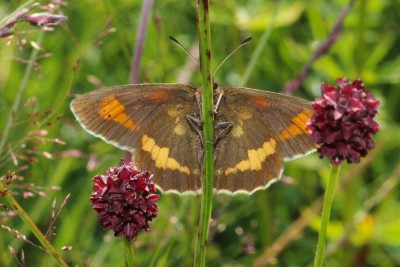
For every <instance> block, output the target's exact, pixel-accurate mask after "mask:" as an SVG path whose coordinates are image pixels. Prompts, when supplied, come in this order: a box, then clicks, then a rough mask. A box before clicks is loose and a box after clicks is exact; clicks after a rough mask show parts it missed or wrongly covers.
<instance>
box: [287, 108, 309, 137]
mask: <svg viewBox="0 0 400 267" xmlns="http://www.w3.org/2000/svg"><path fill="white" fill-rule="evenodd" d="M311 115H312V111H311V110H308V109H304V110H303V111H302V112H300V113H298V114H297V115H296V116H294V117H293V118H292V119H291V120H292V122H293V124H291V125H289V126H287V127H286V128H285V129H283V130H282V131H281V132H280V133H279V137H280V139H281V140H287V139H291V138H293V137H296V136H298V135H301V134H304V133H307V132H308V129H307V125H306V123H307V121H308V120H309V119H310V117H311Z"/></svg>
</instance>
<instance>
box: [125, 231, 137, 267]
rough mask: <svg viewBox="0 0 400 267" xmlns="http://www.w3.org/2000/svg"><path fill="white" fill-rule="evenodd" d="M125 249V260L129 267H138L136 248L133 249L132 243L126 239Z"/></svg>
mask: <svg viewBox="0 0 400 267" xmlns="http://www.w3.org/2000/svg"><path fill="white" fill-rule="evenodd" d="M124 249H125V259H126V263H127V265H128V267H135V266H137V264H136V262H135V248H134V247H133V243H132V241H129V240H126V239H125V238H124Z"/></svg>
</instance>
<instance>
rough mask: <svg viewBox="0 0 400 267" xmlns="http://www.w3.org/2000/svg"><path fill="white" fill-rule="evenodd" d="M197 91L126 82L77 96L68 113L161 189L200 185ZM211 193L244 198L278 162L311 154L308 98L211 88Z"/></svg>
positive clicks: (278, 170) (275, 175) (277, 173)
mask: <svg viewBox="0 0 400 267" xmlns="http://www.w3.org/2000/svg"><path fill="white" fill-rule="evenodd" d="M201 91H202V88H201V87H199V88H195V87H192V86H189V85H184V84H174V83H156V84H152V83H149V84H132V85H122V86H114V87H108V88H103V89H99V90H94V91H92V92H89V93H86V94H83V95H80V96H78V97H77V98H76V99H74V100H73V101H72V102H71V110H72V112H73V113H74V115H75V117H76V118H77V120H78V122H79V123H80V124H81V125H82V126H83V128H84V129H85V130H86V131H88V132H89V133H91V134H93V135H95V136H97V137H100V138H101V139H103V140H104V141H106V142H107V143H110V144H112V145H114V146H116V147H118V148H120V149H123V150H128V151H131V152H132V153H133V155H134V157H135V161H136V162H137V165H138V167H139V168H140V169H144V170H148V171H150V172H152V173H153V174H154V180H155V183H156V185H157V186H158V187H159V188H160V189H161V190H162V191H165V192H176V193H190V192H194V193H199V192H201V188H202V157H203V146H204V144H203V143H204V142H203V139H202V130H203V129H202V118H201V101H202V99H201V95H202V92H201ZM214 100H215V103H214V105H215V108H214V112H213V113H214V134H215V136H214V151H215V159H214V160H215V162H214V164H215V176H214V190H215V191H216V192H225V193H234V194H235V193H247V194H251V193H253V192H254V191H256V190H259V189H263V188H267V187H268V186H269V185H270V184H271V183H273V182H275V181H277V180H278V179H279V178H280V177H281V176H282V172H283V169H284V162H285V161H288V160H292V159H295V158H298V157H300V156H304V155H307V154H309V153H311V152H313V151H314V150H315V144H314V143H313V142H312V141H311V139H310V137H309V136H308V129H307V126H306V123H307V121H308V120H309V119H310V117H311V116H312V114H313V109H312V107H311V103H310V102H309V101H306V100H303V99H300V98H296V97H293V96H287V95H283V94H278V93H273V92H268V91H263V90H257V89H251V88H223V87H220V86H218V85H217V84H215V86H214Z"/></svg>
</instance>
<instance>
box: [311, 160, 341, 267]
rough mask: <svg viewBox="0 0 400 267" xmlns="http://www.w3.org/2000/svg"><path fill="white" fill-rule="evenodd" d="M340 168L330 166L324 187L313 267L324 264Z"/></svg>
mask: <svg viewBox="0 0 400 267" xmlns="http://www.w3.org/2000/svg"><path fill="white" fill-rule="evenodd" d="M340 167H341V165H339V166H335V165H332V166H331V174H330V177H329V181H328V185H327V187H326V192H325V198H324V206H323V210H322V220H321V227H320V229H319V236H318V244H317V252H316V255H315V261H314V267H322V265H323V263H324V255H325V243H326V232H327V229H328V224H329V217H330V215H331V209H332V203H333V196H334V193H335V188H336V184H337V181H338V179H339V173H340Z"/></svg>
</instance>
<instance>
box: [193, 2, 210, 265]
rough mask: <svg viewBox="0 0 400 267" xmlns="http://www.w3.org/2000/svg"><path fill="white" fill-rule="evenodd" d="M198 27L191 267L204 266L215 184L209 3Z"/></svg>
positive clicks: (200, 13)
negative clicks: (196, 209)
mask: <svg viewBox="0 0 400 267" xmlns="http://www.w3.org/2000/svg"><path fill="white" fill-rule="evenodd" d="M197 4H198V8H197V10H198V13H197V19H198V21H197V24H198V31H199V48H200V49H199V50H200V71H201V78H202V88H203V95H202V118H203V142H204V162H203V164H204V165H203V187H202V198H201V211H200V220H199V229H198V233H197V242H196V250H195V258H194V266H205V261H206V245H207V238H208V230H209V226H210V220H211V210H212V197H213V185H214V181H213V180H214V144H213V143H214V142H213V140H214V128H213V113H212V110H213V88H212V72H211V35H210V21H209V10H208V8H209V3H208V0H198V1H197Z"/></svg>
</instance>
